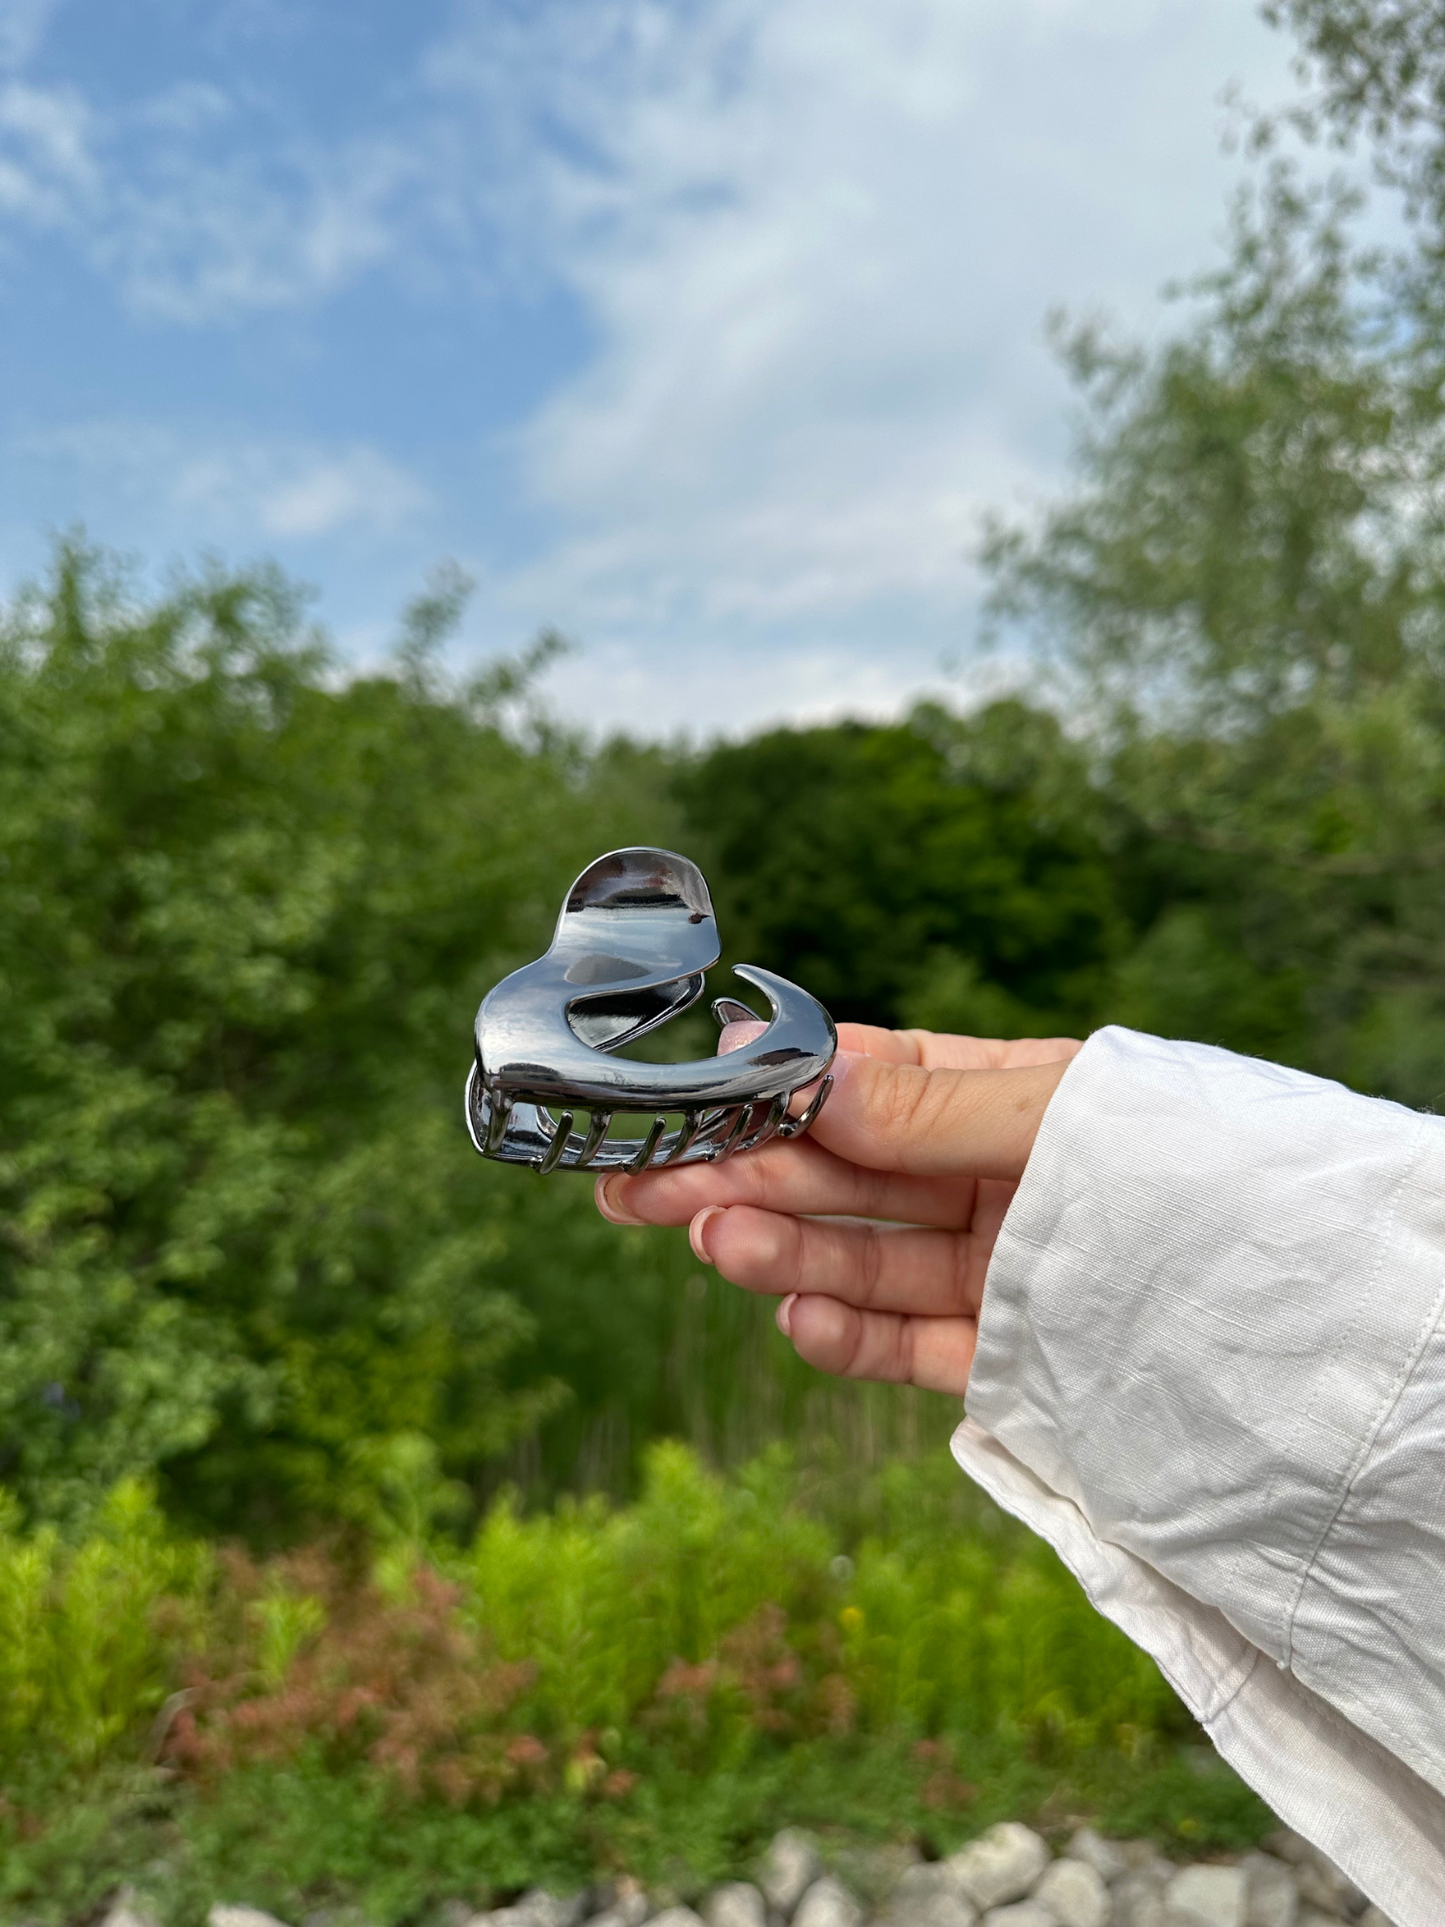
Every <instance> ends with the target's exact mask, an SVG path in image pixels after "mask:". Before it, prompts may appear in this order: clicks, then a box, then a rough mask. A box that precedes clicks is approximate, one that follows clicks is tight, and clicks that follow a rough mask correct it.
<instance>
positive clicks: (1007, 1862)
mask: <svg viewBox="0 0 1445 1927" xmlns="http://www.w3.org/2000/svg"><path fill="white" fill-rule="evenodd" d="M943 1864H944V1865H945V1866H946V1867H947V1868H948V1869H949V1871H950V1872H951V1874H952V1875H953V1877H954V1879H955V1880H956V1881H957V1882H958V1884H959V1886H960V1887H961V1888H962V1889H963V1891H964V1893H965V1895H966V1896H967V1898H968V1899H970V1900H971V1901H972V1902H973V1903H974V1905H975V1906H976V1907H998V1906H1001V1905H1002V1904H1003V1903H1004V1902H1005V1901H1010V1900H1022V1899H1023V1897H1024V1895H1025V1894H1026V1893H1027V1892H1028V1890H1029V1888H1030V1887H1032V1886H1033V1884H1034V1882H1035V1881H1036V1880H1037V1879H1038V1877H1039V1875H1040V1874H1041V1873H1042V1872H1043V1870H1044V1868H1045V1867H1047V1866H1048V1864H1049V1850H1048V1848H1047V1847H1046V1846H1045V1844H1044V1842H1043V1841H1042V1840H1041V1839H1040V1838H1039V1836H1038V1834H1036V1833H1035V1832H1034V1831H1033V1829H1032V1828H1031V1827H1024V1826H1020V1825H1019V1823H1018V1821H1017V1820H1003V1821H1001V1822H1000V1823H999V1825H998V1826H996V1827H990V1828H989V1830H988V1832H987V1833H986V1834H984V1835H983V1837H982V1838H981V1839H978V1840H971V1841H970V1842H969V1843H968V1845H967V1846H966V1847H964V1848H963V1849H962V1850H961V1851H960V1852H958V1853H955V1854H951V1855H950V1856H949V1858H948V1859H947V1860H946V1861H945V1862H944V1863H943ZM1017 1927H1027V1923H1026V1922H1023V1921H1020V1922H1018V1923H1017Z"/></svg>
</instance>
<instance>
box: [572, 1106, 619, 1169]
mask: <svg viewBox="0 0 1445 1927" xmlns="http://www.w3.org/2000/svg"><path fill="white" fill-rule="evenodd" d="M611 1123H612V1113H611V1111H594V1112H593V1113H592V1122H591V1124H590V1125H589V1126H588V1127H587V1138H586V1142H585V1143H584V1144H583V1146H582V1149H581V1151H580V1152H579V1153H578V1157H577V1162H576V1164H575V1165H573V1167H572V1168H573V1170H574V1171H584V1170H586V1168H587V1166H588V1165H589V1164H590V1163H591V1162H592V1160H593V1158H595V1157H596V1155H597V1153H598V1152H599V1151H600V1150H601V1149H602V1145H603V1141H604V1139H605V1138H606V1136H607V1131H608V1127H609V1126H610V1125H611Z"/></svg>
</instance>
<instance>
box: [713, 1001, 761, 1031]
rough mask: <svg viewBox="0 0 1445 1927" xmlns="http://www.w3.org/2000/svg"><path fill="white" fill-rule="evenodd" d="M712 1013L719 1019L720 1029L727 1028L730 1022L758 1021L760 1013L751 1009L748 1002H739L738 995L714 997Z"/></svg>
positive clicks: (749, 1022) (752, 1022) (748, 1022)
mask: <svg viewBox="0 0 1445 1927" xmlns="http://www.w3.org/2000/svg"><path fill="white" fill-rule="evenodd" d="M712 1014H713V1016H714V1017H716V1019H717V1023H718V1029H719V1030H726V1029H727V1027H728V1025H729V1024H755V1023H757V1022H758V1013H757V1012H756V1011H755V1010H749V1009H748V1007H747V1005H746V1004H743V1003H739V1001H738V999H737V998H736V997H714V998H713V1000H712Z"/></svg>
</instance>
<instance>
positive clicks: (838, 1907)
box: [793, 1873, 863, 1927]
mask: <svg viewBox="0 0 1445 1927" xmlns="http://www.w3.org/2000/svg"><path fill="white" fill-rule="evenodd" d="M793 1927H863V1909H862V1908H861V1907H860V1906H859V1905H858V1903H857V1901H856V1900H855V1899H854V1898H853V1896H852V1894H850V1893H849V1891H848V1889H847V1888H846V1887H845V1886H844V1885H843V1883H842V1881H841V1880H835V1879H834V1878H833V1876H832V1874H830V1873H825V1874H824V1875H823V1877H822V1879H821V1880H815V1881H814V1882H813V1884H812V1886H811V1887H809V1889H808V1891H807V1892H806V1893H805V1894H804V1895H803V1898H802V1899H801V1900H800V1901H799V1902H798V1907H797V1911H796V1912H795V1913H794V1915H793Z"/></svg>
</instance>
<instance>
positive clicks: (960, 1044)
mask: <svg viewBox="0 0 1445 1927" xmlns="http://www.w3.org/2000/svg"><path fill="white" fill-rule="evenodd" d="M766 1029H767V1025H766V1024H765V1023H763V1022H762V1021H761V1020H757V1021H755V1022H753V1023H750V1024H728V1025H727V1026H726V1027H725V1028H724V1030H723V1031H722V1034H721V1035H720V1036H719V1038H718V1045H717V1048H718V1055H719V1056H720V1057H721V1056H725V1055H726V1054H727V1053H728V1052H729V1051H735V1050H740V1049H741V1048H742V1046H743V1045H744V1044H750V1043H751V1042H752V1041H753V1039H754V1038H755V1037H761V1036H762V1034H763V1032H764V1031H765V1030H766ZM838 1048H839V1050H844V1051H854V1052H860V1053H861V1054H862V1055H864V1056H866V1057H877V1058H880V1059H882V1060H883V1061H884V1062H885V1063H892V1064H921V1065H922V1066H923V1068H924V1069H925V1070H955V1071H988V1070H1014V1069H1018V1068H1020V1067H1022V1066H1024V1065H1029V1064H1055V1063H1059V1062H1061V1061H1064V1062H1066V1061H1067V1060H1068V1059H1069V1058H1071V1057H1074V1056H1077V1054H1078V1053H1079V1052H1080V1051H1081V1050H1082V1049H1083V1048H1084V1047H1083V1045H1082V1044H1081V1043H1080V1042H1079V1040H1078V1038H1077V1037H1014V1038H1007V1037H951V1036H948V1035H947V1034H946V1033H944V1032H942V1031H932V1030H883V1029H881V1028H880V1027H879V1026H878V1025H877V1024H839V1026H838Z"/></svg>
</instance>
